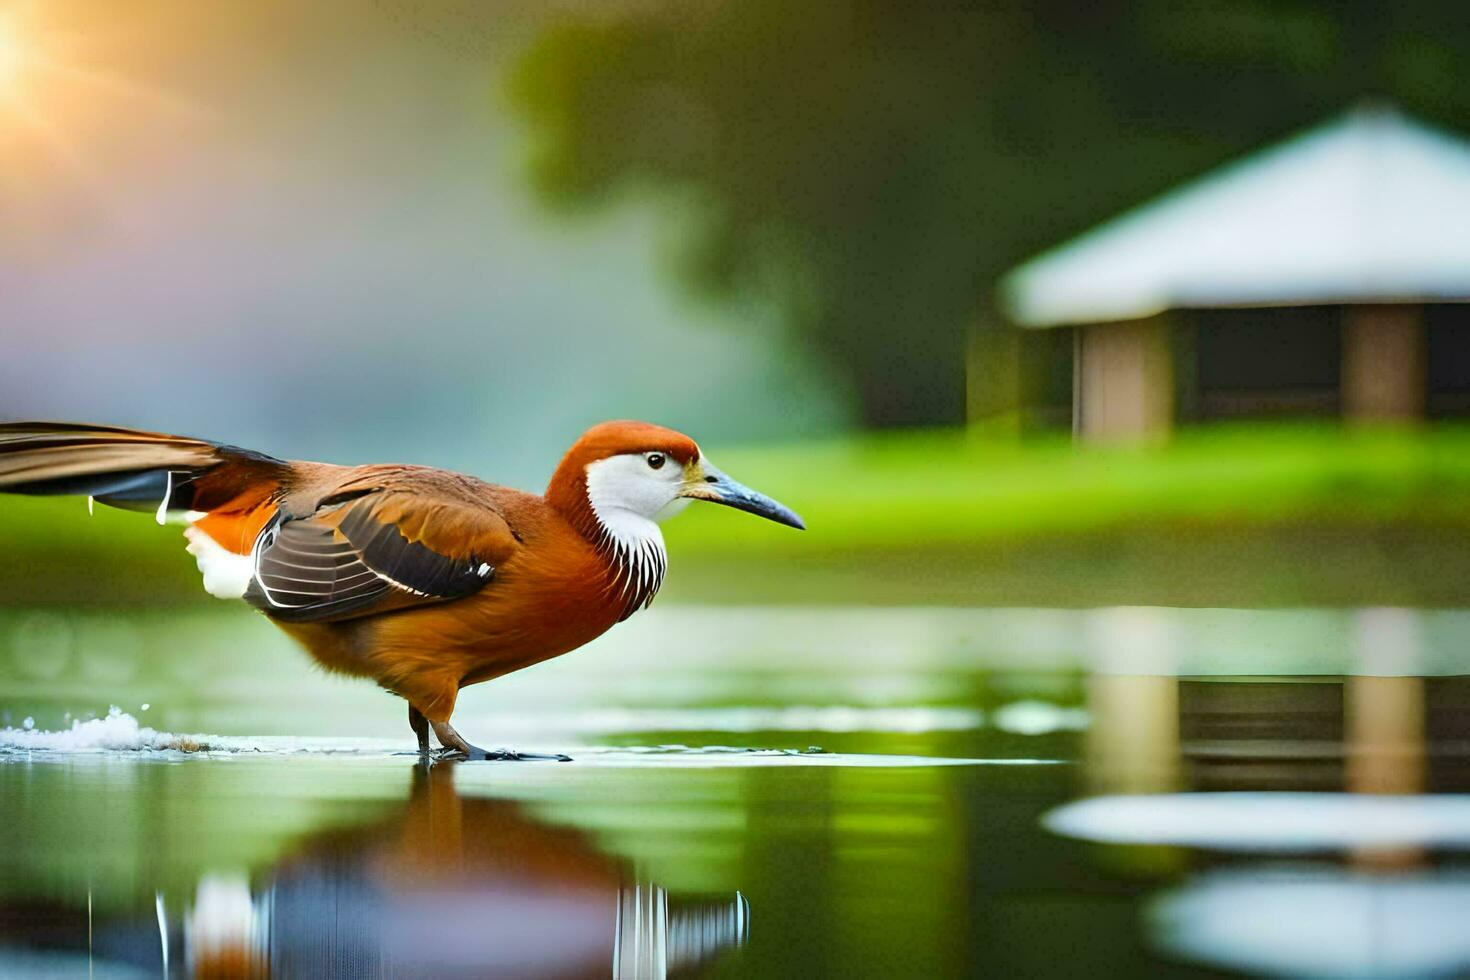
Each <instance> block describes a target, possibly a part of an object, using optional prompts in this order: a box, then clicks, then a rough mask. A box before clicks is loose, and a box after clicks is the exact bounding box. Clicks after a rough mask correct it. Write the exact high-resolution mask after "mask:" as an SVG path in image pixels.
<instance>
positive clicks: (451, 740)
mask: <svg viewBox="0 0 1470 980" xmlns="http://www.w3.org/2000/svg"><path fill="white" fill-rule="evenodd" d="M429 724H431V725H433V726H434V734H435V735H436V736H437V737H438V739H439V744H440V745H442V746H444V751H443V752H442V753H441V754H440V757H441V758H450V759H461V758H462V759H464V760H466V761H469V762H484V761H494V762H571V761H572V758H571V756H567V755H561V754H560V753H558V754H556V755H538V754H536V753H533V752H516V751H514V750H512V749H493V750H490V751H486V750H485V749H482V748H480V747H479V746H476V745H471V744H470V743H469V742H466V741H465V739H464V736H463V735H461V734H460V733H459V732H457V731H455V730H454V726H453V725H451V724H450V723H449V722H447V721H431V722H429Z"/></svg>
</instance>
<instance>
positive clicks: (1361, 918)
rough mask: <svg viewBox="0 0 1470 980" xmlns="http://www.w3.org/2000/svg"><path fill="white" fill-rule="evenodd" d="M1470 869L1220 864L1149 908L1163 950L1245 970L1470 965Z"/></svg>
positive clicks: (1323, 972)
mask: <svg viewBox="0 0 1470 980" xmlns="http://www.w3.org/2000/svg"><path fill="white" fill-rule="evenodd" d="M1467 910H1470V877H1467V876H1465V875H1453V874H1414V875H1405V876H1399V875H1394V876H1382V875H1370V874H1364V873H1360V872H1351V871H1332V870H1326V869H1285V868H1266V869H1249V870H1229V871H1216V872H1211V873H1209V874H1205V875H1201V876H1199V877H1197V878H1195V879H1193V880H1191V881H1190V882H1189V883H1187V884H1186V885H1184V886H1183V887H1181V888H1178V889H1175V890H1172V891H1169V892H1166V893H1165V894H1163V895H1161V896H1160V897H1159V898H1157V899H1156V900H1155V901H1154V902H1153V903H1152V905H1151V906H1150V909H1149V912H1148V916H1147V920H1148V925H1149V931H1150V935H1151V937H1152V939H1153V941H1154V942H1155V943H1156V944H1157V945H1158V946H1159V947H1161V948H1162V949H1163V950H1164V951H1165V952H1168V953H1172V954H1174V955H1180V956H1185V957H1188V958H1190V959H1195V960H1200V961H1204V962H1207V963H1210V964H1213V965H1217V966H1224V967H1229V968H1233V969H1237V970H1248V971H1253V972H1267V973H1290V974H1295V975H1304V976H1322V977H1377V976H1395V977H1398V976H1424V975H1433V976H1441V975H1447V974H1455V975H1458V974H1459V973H1460V971H1463V970H1465V969H1467V968H1470V929H1466V921H1467Z"/></svg>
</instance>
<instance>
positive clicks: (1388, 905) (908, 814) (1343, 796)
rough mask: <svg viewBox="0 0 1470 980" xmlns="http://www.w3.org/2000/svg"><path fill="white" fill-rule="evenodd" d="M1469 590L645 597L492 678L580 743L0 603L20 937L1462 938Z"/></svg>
mask: <svg viewBox="0 0 1470 980" xmlns="http://www.w3.org/2000/svg"><path fill="white" fill-rule="evenodd" d="M1467 626H1470V617H1467V615H1466V614H1464V613H1460V612H1455V611H1443V612H1417V611H1411V610H1395V609H1386V610H1347V611H1331V610H1299V611H1290V610H1287V611H1274V612H1269V613H1266V612H1249V611H1226V610H1172V611H1167V610H1150V609H1117V610H1097V611H1043V610H919V609H913V610H902V609H900V610H862V611H856V610H840V609H826V610H761V609H740V610H717V609H698V608H687V607H686V608H670V609H667V610H655V611H654V612H653V613H650V614H649V615H648V616H647V617H638V618H635V620H634V621H633V622H631V623H630V624H628V628H627V629H620V630H615V631H614V632H613V633H612V634H610V635H609V637H608V638H606V640H605V641H603V642H600V643H599V644H595V645H594V646H593V647H592V648H590V649H588V650H586V651H582V652H579V653H577V654H573V655H572V656H569V657H566V658H562V659H561V660H560V661H556V662H553V663H551V664H547V665H543V666H542V667H537V668H533V669H532V670H529V671H525V672H523V673H522V674H520V675H516V676H514V677H511V678H507V679H505V680H503V681H501V682H497V683H494V684H489V685H482V686H481V687H480V688H477V689H473V690H471V691H469V692H467V693H466V697H465V700H464V701H463V702H462V706H461V709H460V711H459V712H458V713H457V714H456V718H455V720H456V724H457V725H458V727H459V728H460V729H461V730H462V731H464V732H465V733H466V734H467V735H469V736H470V737H471V738H472V739H478V740H480V741H482V743H492V744H501V743H504V742H509V743H512V744H514V745H516V746H517V747H521V748H534V749H554V750H560V751H565V752H568V753H569V754H571V755H573V756H574V757H575V759H576V761H575V762H572V763H521V764H517V763H502V764H476V765H444V764H441V765H435V766H424V765H422V764H420V763H419V762H418V761H417V760H416V759H415V758H414V757H412V756H411V755H407V754H404V753H405V752H406V751H407V750H408V749H409V748H410V747H411V736H410V735H409V732H408V729H407V725H406V724H405V721H404V718H403V709H402V704H401V702H397V701H395V700H394V699H392V698H389V697H387V696H385V695H382V694H380V693H378V692H375V691H373V690H372V689H371V687H370V686H367V685H361V684H356V683H353V682H347V681H340V680H335V679H332V678H327V677H323V676H321V675H318V674H316V673H314V672H312V671H311V670H310V668H308V667H306V666H305V663H304V659H303V658H301V657H300V655H298V654H296V653H295V652H294V651H293V650H292V649H291V648H290V647H289V645H287V644H284V643H283V642H282V641H281V640H280V639H279V638H278V637H276V635H275V634H274V633H273V632H272V631H271V630H270V629H269V628H268V627H266V625H265V624H263V623H260V622H259V621H258V620H256V619H254V618H252V617H250V616H235V615H229V614H228V613H220V614H216V615H192V614H191V615H190V616H173V615H165V614H161V613H160V614H157V615H134V616H126V617H118V616H111V615H107V614H104V613H96V612H94V613H83V612H63V613H57V612H54V611H53V612H31V611H15V612H9V613H4V614H0V715H6V713H8V717H7V720H6V723H7V724H9V725H10V726H12V728H11V730H9V731H7V732H5V733H4V734H3V735H0V826H4V827H5V828H6V829H5V834H6V839H7V841H8V842H10V843H9V846H6V847H5V848H3V849H0V975H5V976H10V975H22V976H24V975H55V976H88V975H90V976H94V977H105V976H158V975H160V972H161V971H162V969H163V968H164V965H165V958H167V968H168V973H169V974H170V975H174V976H188V975H250V974H251V972H252V971H254V973H255V974H264V973H266V972H269V973H270V974H271V975H274V976H278V977H280V976H323V975H343V976H394V977H399V976H423V977H452V976H507V977H538V976H546V977H565V976H607V975H618V976H627V977H645V976H661V975H670V976H706V975H708V976H790V975H798V976H843V977H859V976H883V977H920V976H923V977H929V976H967V975H980V974H983V975H994V976H1074V975H1077V974H1079V973H1086V974H1091V975H1097V976H1217V975H1221V974H1225V975H1233V974H1236V973H1271V974H1293V975H1296V974H1300V975H1316V976H1331V977H1341V976H1418V975H1425V976H1443V975H1459V974H1470V938H1467V937H1470V933H1467V931H1466V930H1465V929H1464V927H1463V923H1464V921H1465V918H1466V913H1467V910H1470V676H1466V675H1470V667H1467V666H1466V663H1465V659H1464V658H1465V657H1466V656H1467V655H1466V654H1464V653H1463V651H1464V650H1465V649H1466V647H1465V641H1466V639H1470V628H1467ZM1243 671H1249V674H1244V673H1242V672H1243ZM108 703H116V704H118V705H119V709H120V710H119V711H118V712H116V713H115V714H114V715H113V716H111V717H108V716H107V715H108V713H107V710H106V709H107V705H108ZM145 703H146V704H148V705H149V707H148V710H147V711H144V710H143V708H142V705H143V704H145ZM89 713H95V714H96V715H98V716H99V717H98V718H96V719H95V720H94V719H87V718H86V716H87V715H88V714H89ZM69 715H70V717H68V716H69ZM26 717H30V718H31V719H32V727H31V729H29V730H27V729H25V728H24V727H23V725H22V723H23V721H24V720H25V718H26ZM74 723H76V724H77V727H76V729H75V731H72V726H73V724H74ZM56 731H67V732H69V733H70V734H67V735H65V736H57V735H54V734H44V735H43V734H41V733H42V732H53V733H54V732H56ZM48 971H49V974H48Z"/></svg>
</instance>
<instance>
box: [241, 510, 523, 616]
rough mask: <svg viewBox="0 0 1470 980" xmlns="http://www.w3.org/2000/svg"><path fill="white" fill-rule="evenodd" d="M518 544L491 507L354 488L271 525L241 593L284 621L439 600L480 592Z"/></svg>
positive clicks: (257, 547)
mask: <svg viewBox="0 0 1470 980" xmlns="http://www.w3.org/2000/svg"><path fill="white" fill-rule="evenodd" d="M392 518H396V519H397V522H395V521H394V520H392ZM398 522H401V523H398ZM405 527H407V528H408V529H410V530H411V531H412V535H411V536H410V535H408V534H405ZM415 538H420V539H423V538H428V539H430V540H433V541H435V542H436V544H437V547H436V546H431V545H430V544H428V543H427V542H426V541H425V540H415ZM515 546H516V545H515V541H514V536H513V535H512V534H511V533H510V528H509V526H508V525H507V524H506V523H505V520H504V518H502V517H501V516H500V515H499V514H497V513H496V512H495V511H494V510H492V509H490V508H489V507H485V506H482V507H471V506H467V505H465V504H464V503H462V502H460V501H458V500H449V501H446V500H442V499H438V500H436V499H433V498H432V497H426V495H413V494H408V493H405V492H403V491H400V490H380V491H375V492H368V493H354V494H353V495H352V497H351V498H350V499H349V501H348V502H347V503H344V504H340V505H337V506H332V507H328V508H326V509H324V510H322V511H319V512H318V513H316V514H313V515H311V516H310V517H305V518H301V519H298V520H288V519H284V518H280V517H278V518H277V519H276V520H275V521H274V522H273V523H272V524H271V525H269V526H267V527H266V529H265V530H264V532H263V533H262V534H261V537H260V539H259V542H258V543H257V545H256V549H255V556H256V557H255V562H256V572H255V582H254V583H252V586H251V588H250V589H249V590H247V592H246V595H245V598H246V600H247V601H248V602H250V603H252V604H253V605H255V606H257V607H258V608H260V609H262V610H264V611H266V612H268V613H269V614H270V615H272V616H274V617H276V618H278V619H282V620H285V621H287V622H324V621H331V620H338V619H347V618H351V617H353V616H359V615H364V614H367V613H370V612H382V611H386V610H388V609H393V608H399V607H401V606H404V605H410V604H414V603H418V602H443V601H447V600H450V599H458V598H463V597H464V596H467V595H471V594H473V593H475V592H477V591H479V590H480V589H482V588H484V587H485V585H486V584H487V583H488V582H489V581H490V580H491V577H492V576H493V574H494V569H495V564H497V563H498V562H500V561H501V560H503V558H504V557H505V556H506V555H508V553H509V551H510V550H511V549H513V548H514V547H515Z"/></svg>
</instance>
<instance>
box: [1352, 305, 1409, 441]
mask: <svg viewBox="0 0 1470 980" xmlns="http://www.w3.org/2000/svg"><path fill="white" fill-rule="evenodd" d="M1427 369H1428V368H1427V364H1426V360H1425V331H1424V317H1423V308H1422V307H1420V306H1418V305H1415V304H1361V305H1353V306H1348V307H1346V308H1345V309H1344V312H1343V329H1342V413H1343V416H1344V417H1345V418H1347V419H1350V420H1352V421H1357V422H1408V421H1414V420H1416V419H1420V418H1423V416H1424V403H1425V397H1426V391H1425V388H1426V385H1427V375H1426V372H1427Z"/></svg>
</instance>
